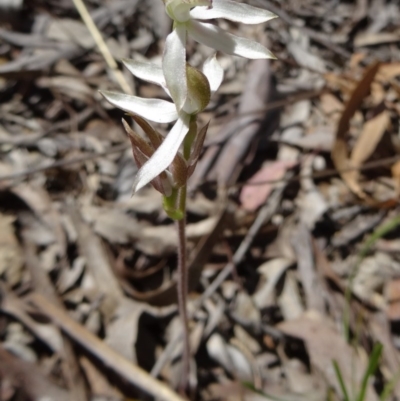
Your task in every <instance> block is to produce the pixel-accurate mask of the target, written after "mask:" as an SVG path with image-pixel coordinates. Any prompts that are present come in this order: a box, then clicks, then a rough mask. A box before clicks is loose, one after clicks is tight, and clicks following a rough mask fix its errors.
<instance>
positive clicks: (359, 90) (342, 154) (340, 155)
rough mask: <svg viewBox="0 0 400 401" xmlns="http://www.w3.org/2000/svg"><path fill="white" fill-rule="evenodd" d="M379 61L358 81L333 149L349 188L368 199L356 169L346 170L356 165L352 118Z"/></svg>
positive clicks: (334, 159)
mask: <svg viewBox="0 0 400 401" xmlns="http://www.w3.org/2000/svg"><path fill="white" fill-rule="evenodd" d="M378 69H379V63H375V64H373V65H372V66H370V67H369V68H368V69H367V71H366V72H365V74H364V76H363V78H362V79H361V80H360V81H359V82H358V84H357V86H356V87H355V89H354V90H353V92H352V94H351V96H350V99H349V101H348V102H347V104H346V106H345V109H344V111H343V113H342V116H341V118H340V120H339V124H338V127H337V130H336V142H335V144H334V146H333V150H332V154H331V156H332V160H333V163H334V165H335V167H336V168H337V169H338V170H339V171H342V172H341V174H340V175H341V176H342V178H343V180H344V181H345V182H346V184H347V185H348V186H349V188H350V189H351V190H352V191H353V192H354V193H355V194H356V195H357V196H359V197H360V198H362V199H367V195H366V194H365V192H364V191H363V189H362V188H361V186H360V184H359V183H358V180H357V178H358V174H357V173H356V172H355V171H344V170H346V169H348V168H350V167H351V168H353V167H354V165H353V163H351V160H349V155H348V149H347V141H346V138H347V134H348V131H349V128H350V120H351V118H352V117H353V116H354V114H355V113H356V111H357V110H358V109H359V107H360V106H361V104H362V102H363V100H364V98H365V97H366V96H367V95H368V92H369V91H370V88H371V84H372V82H373V80H374V78H375V76H376V74H377V72H378Z"/></svg>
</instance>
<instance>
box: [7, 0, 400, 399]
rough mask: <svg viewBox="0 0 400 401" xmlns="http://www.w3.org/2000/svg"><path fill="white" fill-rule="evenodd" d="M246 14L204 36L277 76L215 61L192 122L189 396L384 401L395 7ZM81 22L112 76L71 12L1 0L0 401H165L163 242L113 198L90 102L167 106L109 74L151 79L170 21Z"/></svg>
mask: <svg viewBox="0 0 400 401" xmlns="http://www.w3.org/2000/svg"><path fill="white" fill-rule="evenodd" d="M248 3H250V4H252V5H255V6H259V7H263V8H266V9H268V10H270V11H272V12H274V13H276V14H277V15H278V17H279V18H276V19H274V20H272V21H270V22H268V23H266V24H262V25H256V26H244V25H239V24H235V23H230V22H227V21H224V20H221V21H218V24H219V25H220V26H221V27H223V28H224V29H227V30H229V31H230V32H232V33H235V34H237V35H239V36H245V37H248V38H253V39H255V40H257V41H259V42H261V43H263V44H264V45H265V46H267V47H268V48H269V49H270V50H271V51H272V52H273V53H274V54H275V55H276V57H277V60H267V61H265V60H263V61H248V60H246V59H241V58H238V57H231V56H227V55H225V54H218V60H219V61H220V63H221V65H222V66H223V68H224V71H225V79H224V82H223V84H222V86H221V89H220V91H219V92H218V93H217V94H216V95H215V96H214V97H213V98H212V101H211V104H210V105H209V106H208V108H207V109H206V110H205V111H204V112H203V113H202V114H201V115H200V122H201V123H203V124H205V123H207V122H208V121H210V128H209V131H208V135H207V138H206V142H205V147H204V152H203V154H202V156H201V159H200V162H199V164H198V166H197V169H196V172H195V174H194V175H193V176H192V177H191V181H190V198H189V201H188V226H187V238H188V245H189V250H188V254H189V255H188V258H189V267H190V297H189V302H188V310H189V314H190V332H191V349H192V358H191V370H190V383H191V388H192V394H191V397H192V399H195V400H204V401H211V400H228V401H236V400H249V401H258V400H259V401H261V400H266V399H269V400H285V401H319V400H327V399H328V400H344V401H364V400H366V401H375V400H378V399H381V400H384V401H386V400H396V399H397V400H400V381H399V380H398V379H399V378H400V239H399V234H400V207H399V202H398V200H399V195H400V124H399V120H400V118H399V116H400V61H399V60H400V48H399V42H400V5H399V2H398V1H394V0H393V1H390V0H357V1H344V0H329V1H324V0H302V1H301V2H299V1H295V0H286V1H272V0H251V1H248ZM86 5H87V7H88V9H89V11H90V14H91V16H92V18H93V20H94V22H95V24H96V26H97V27H98V29H99V30H100V31H101V33H102V35H103V37H104V39H105V41H106V44H107V46H108V49H109V50H110V51H111V54H112V56H113V57H114V58H115V60H117V62H118V67H119V70H120V71H121V72H122V75H121V76H120V77H119V79H116V78H115V72H114V71H113V70H112V69H110V68H109V67H108V66H107V63H106V62H105V61H104V58H103V56H102V54H101V53H100V52H99V50H98V47H97V46H96V44H95V41H94V40H93V37H92V35H91V33H90V31H89V30H88V28H87V26H86V25H85V23H84V22H82V20H81V18H80V15H79V13H78V12H77V10H76V9H75V6H74V3H73V2H72V1H70V0H57V1H55V0H51V1H44V0H32V1H28V0H26V2H25V4H20V2H19V1H17V0H15V1H5V0H0V148H1V157H0V294H1V297H0V379H1V384H0V400H1V401H28V400H33V401H39V400H40V401H43V400H46V401H68V400H72V401H85V400H97V401H101V400H109V401H117V400H147V399H151V397H150V396H149V393H150V394H153V395H154V394H158V395H159V399H161V395H162V394H164V399H166V400H173V399H176V400H177V399H180V398H179V396H178V395H176V394H175V393H173V391H177V390H178V387H179V382H180V377H181V374H182V373H181V354H182V346H181V342H180V337H179V336H180V333H181V326H180V321H179V316H178V312H177V305H176V288H175V280H176V264H177V260H176V256H175V251H176V245H177V238H176V234H175V228H174V225H173V223H172V222H171V220H170V219H168V217H167V216H166V214H165V212H164V211H163V208H162V199H161V196H160V194H159V193H158V192H156V191H155V190H154V189H153V188H150V187H146V188H144V189H143V190H141V191H139V192H138V193H137V194H135V195H134V196H133V197H132V196H131V190H132V181H133V177H134V175H135V172H136V171H137V168H136V166H135V164H134V161H133V157H132V151H131V148H130V144H129V140H128V138H127V135H126V134H125V132H124V130H123V126H122V123H121V119H122V118H123V117H124V114H123V112H121V111H119V110H117V109H115V108H113V107H112V106H111V105H110V104H108V103H107V102H106V101H105V100H104V99H103V98H102V96H101V95H100V93H99V90H114V91H122V89H121V87H120V86H121V84H122V86H124V85H125V86H126V88H127V89H128V90H129V91H130V92H131V93H135V94H137V95H138V96H142V97H156V98H157V97H164V94H163V92H162V90H161V89H159V88H157V87H155V86H154V85H150V84H145V83H144V82H141V81H139V80H135V79H134V78H133V76H132V75H130V74H129V72H128V71H127V70H126V69H125V68H124V67H123V66H122V64H121V63H120V61H119V60H121V59H122V58H132V59H137V60H151V61H154V62H160V61H161V55H162V49H163V45H164V41H165V37H166V35H167V34H168V33H169V31H170V29H171V24H170V20H169V19H168V17H167V16H166V14H165V12H164V6H163V3H162V2H161V1H160V0H145V1H139V0H113V1H105V0H88V1H87V2H86ZM13 7H14V8H13ZM6 8H7V10H6ZM11 8H13V10H12V9H11ZM210 54H211V50H210V49H208V48H206V47H203V46H200V45H197V44H195V43H192V42H190V48H189V51H188V57H189V60H190V62H191V63H192V64H193V65H195V66H199V65H201V63H202V62H203V61H204V60H205V58H206V57H208V56H209V55H210ZM168 128H169V127H168V126H166V125H163V126H160V127H159V129H160V130H161V132H163V133H167V132H168ZM138 367H140V368H141V369H140V370H138ZM152 378H156V380H153V379H152ZM149 388H150V390H151V391H150V392H149ZM143 389H146V391H144V390H143ZM345 389H346V391H345ZM171 390H173V391H171ZM174 397H175V398H174Z"/></svg>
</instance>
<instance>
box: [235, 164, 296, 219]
mask: <svg viewBox="0 0 400 401" xmlns="http://www.w3.org/2000/svg"><path fill="white" fill-rule="evenodd" d="M295 164H296V163H294V162H289V161H279V160H278V161H274V162H270V163H266V164H265V165H264V166H263V167H262V168H261V169H260V170H259V171H257V173H256V174H254V175H253V177H251V178H250V180H249V181H248V183H249V184H253V185H245V186H244V187H243V189H242V192H241V193H240V202H241V204H242V207H243V208H244V209H246V210H249V211H252V212H253V211H255V210H257V209H258V208H259V207H260V206H261V205H262V204H263V203H264V202H265V201H266V200H267V199H268V197H269V195H270V194H271V192H272V191H273V189H274V188H275V186H276V183H275V182H266V183H265V184H264V183H263V182H265V181H277V180H280V179H282V178H283V177H284V175H285V173H286V171H287V170H288V169H290V168H292V167H293V166H294V165H295ZM257 183H260V184H259V185H254V184H257Z"/></svg>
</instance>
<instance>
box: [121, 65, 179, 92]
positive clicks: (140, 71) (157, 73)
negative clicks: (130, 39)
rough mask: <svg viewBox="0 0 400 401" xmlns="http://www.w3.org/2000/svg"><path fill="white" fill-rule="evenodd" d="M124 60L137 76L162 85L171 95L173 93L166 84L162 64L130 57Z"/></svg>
mask: <svg viewBox="0 0 400 401" xmlns="http://www.w3.org/2000/svg"><path fill="white" fill-rule="evenodd" d="M122 62H123V63H124V65H125V67H126V68H127V69H128V70H129V71H130V72H131V73H132V74H133V75H134V76H135V77H137V78H139V79H142V80H143V81H147V82H151V83H152V84H156V85H159V86H161V87H162V88H163V89H164V91H165V93H166V94H167V95H168V96H169V97H171V94H170V93H169V90H168V88H167V86H166V85H167V84H166V82H165V78H164V73H163V70H162V67H161V66H158V65H157V64H154V63H150V62H148V61H136V60H130V59H123V60H122Z"/></svg>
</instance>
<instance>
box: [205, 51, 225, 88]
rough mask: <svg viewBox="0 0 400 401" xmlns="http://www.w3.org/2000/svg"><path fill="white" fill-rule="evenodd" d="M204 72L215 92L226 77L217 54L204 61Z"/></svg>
mask: <svg viewBox="0 0 400 401" xmlns="http://www.w3.org/2000/svg"><path fill="white" fill-rule="evenodd" d="M203 74H204V75H205V76H206V77H207V79H208V82H209V83H210V90H211V93H215V92H216V91H217V90H218V88H219V87H220V85H221V83H222V81H223V79H224V69H223V68H222V67H221V64H220V63H219V62H218V60H217V57H216V55H215V54H214V56H212V57H209V58H208V59H207V60H206V61H205V62H204V64H203Z"/></svg>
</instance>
